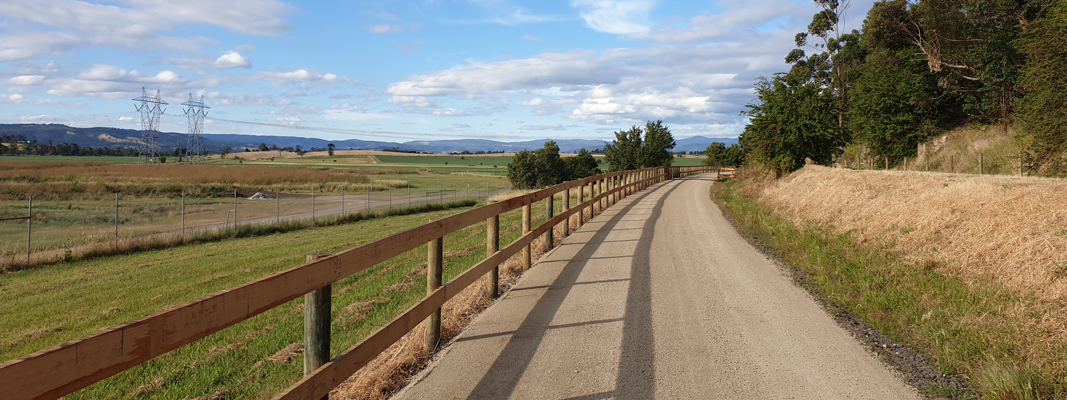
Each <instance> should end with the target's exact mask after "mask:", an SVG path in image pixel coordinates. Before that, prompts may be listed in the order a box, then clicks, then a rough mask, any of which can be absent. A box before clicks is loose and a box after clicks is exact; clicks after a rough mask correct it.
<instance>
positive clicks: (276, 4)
mask: <svg viewBox="0 0 1067 400" xmlns="http://www.w3.org/2000/svg"><path fill="white" fill-rule="evenodd" d="M124 5H125V6H120V5H112V4H94V3H89V2H86V1H80V0H6V1H4V2H2V3H0V17H3V18H4V19H6V20H7V21H9V22H8V24H7V31H8V33H7V34H4V35H0V43H3V44H4V45H3V46H2V48H0V62H4V61H13V60H20V59H26V58H32V57H36V56H39V55H44V54H50V53H58V52H64V51H68V50H71V49H74V48H77V47H86V46H93V47H115V48H122V49H128V50H146V49H165V50H172V51H180V52H186V53H194V52H199V51H200V50H201V47H200V46H201V45H204V44H217V43H218V41H217V40H214V39H209V38H204V37H198V36H183V37H178V36H165V35H162V34H160V32H169V31H174V30H176V28H177V27H176V26H177V25H185V24H208V25H214V26H219V27H223V28H226V29H228V30H230V31H233V32H238V33H243V34H250V35H267V36H275V35H278V34H279V33H280V32H281V31H284V30H287V29H290V26H289V25H288V24H287V23H286V22H285V21H284V20H283V19H282V18H283V17H284V16H285V15H287V14H289V13H290V12H292V7H290V6H289V5H286V4H285V3H283V2H281V1H279V0H237V1H235V2H229V3H227V4H226V7H225V8H222V9H219V7H218V4H217V3H216V2H213V1H210V0H188V1H181V2H149V1H130V2H126V3H125V4H124ZM205 10H212V11H208V12H205ZM144 24H151V26H146V25H144ZM38 26H44V27H47V28H43V29H42V28H39V27H38Z"/></svg>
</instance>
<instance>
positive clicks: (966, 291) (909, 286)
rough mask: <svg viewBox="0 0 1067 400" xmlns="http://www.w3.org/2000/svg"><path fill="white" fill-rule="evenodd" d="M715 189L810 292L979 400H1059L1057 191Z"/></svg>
mask: <svg viewBox="0 0 1067 400" xmlns="http://www.w3.org/2000/svg"><path fill="white" fill-rule="evenodd" d="M715 192H716V195H717V197H718V198H719V199H720V202H721V204H722V205H723V206H724V210H726V211H727V213H728V214H730V215H731V216H732V217H733V219H734V220H735V221H736V222H737V223H738V224H739V225H741V226H742V227H743V228H745V229H747V230H749V231H750V232H752V233H753V234H754V235H755V236H756V237H757V238H759V240H761V241H763V242H764V243H765V244H766V245H767V246H768V247H769V248H770V249H771V250H772V251H774V252H776V253H778V254H779V255H780V256H781V257H782V258H784V259H785V260H786V261H788V262H789V263H791V264H792V265H794V266H795V267H796V268H798V269H799V270H801V271H803V272H804V273H805V274H806V275H807V276H808V277H809V279H810V281H811V283H812V286H813V290H815V291H817V292H819V294H821V295H823V296H825V297H826V298H827V300H828V301H830V302H832V303H833V304H834V305H836V306H843V307H845V308H847V309H849V310H851V311H852V312H853V313H855V314H856V315H857V316H859V317H861V318H863V319H865V320H866V321H868V322H870V323H872V324H873V325H874V326H876V327H877V328H878V329H879V330H881V331H882V332H884V333H886V334H888V335H889V336H891V337H893V338H895V339H897V340H900V341H903V342H905V343H907V344H909V345H911V346H912V347H914V348H916V349H918V350H919V351H920V352H921V353H923V354H924V355H925V356H926V357H927V358H928V359H930V360H931V361H932V362H934V363H935V364H936V365H937V366H938V367H939V368H940V369H941V370H942V371H943V372H945V373H948V374H951V375H955V376H957V377H959V378H961V379H963V380H964V381H966V382H967V383H968V385H969V386H971V388H972V389H973V390H974V391H976V392H977V393H979V394H980V395H982V396H983V397H985V398H1007V399H1014V398H1020V399H1021V398H1060V397H1062V396H1063V395H1064V388H1063V386H1064V379H1065V377H1067V365H1065V364H1067V329H1065V323H1064V321H1067V319H1065V317H1067V307H1065V306H1064V300H1067V280H1065V278H1067V274H1065V271H1067V232H1065V229H1067V182H1064V181H1061V180H1049V179H1037V178H1019V177H1003V176H1002V177H988V176H965V175H952V174H935V173H915V172H884V171H852V170H841V169H829V168H823V167H814V166H809V167H806V168H805V169H803V170H801V171H798V172H796V173H794V174H792V175H790V176H788V177H786V178H784V179H781V180H745V181H741V182H738V183H732V184H729V185H721V186H718V187H717V188H716V189H715ZM926 389H927V390H928V391H930V392H932V393H934V394H936V393H939V392H943V391H944V388H938V387H929V388H926ZM942 394H952V393H951V391H949V392H948V393H942ZM956 394H960V393H956Z"/></svg>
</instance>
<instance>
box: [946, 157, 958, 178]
mask: <svg viewBox="0 0 1067 400" xmlns="http://www.w3.org/2000/svg"><path fill="white" fill-rule="evenodd" d="M948 172H951V173H953V174H954V173H956V156H954V155H953V156H948Z"/></svg>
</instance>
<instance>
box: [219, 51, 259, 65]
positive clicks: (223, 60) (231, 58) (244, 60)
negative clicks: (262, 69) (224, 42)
mask: <svg viewBox="0 0 1067 400" xmlns="http://www.w3.org/2000/svg"><path fill="white" fill-rule="evenodd" d="M213 66H214V67H215V69H226V68H252V62H251V61H249V60H248V57H245V56H242V55H241V53H238V52H236V51H231V52H229V53H226V54H223V55H222V56H220V57H219V58H217V59H215V63H214V64H213Z"/></svg>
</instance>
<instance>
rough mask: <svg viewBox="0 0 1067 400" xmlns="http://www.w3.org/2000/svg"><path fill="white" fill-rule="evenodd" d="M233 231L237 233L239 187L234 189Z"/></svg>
mask: <svg viewBox="0 0 1067 400" xmlns="http://www.w3.org/2000/svg"><path fill="white" fill-rule="evenodd" d="M233 232H234V233H237V189H234V190H233Z"/></svg>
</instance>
